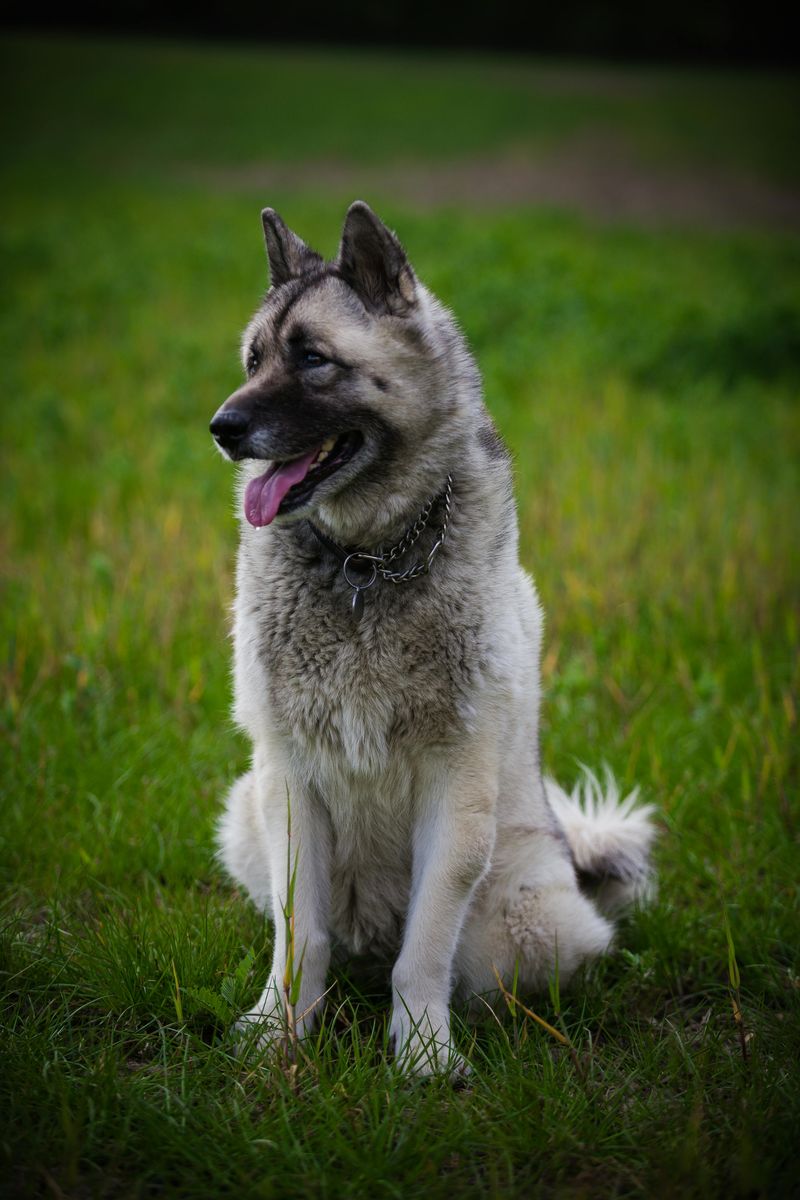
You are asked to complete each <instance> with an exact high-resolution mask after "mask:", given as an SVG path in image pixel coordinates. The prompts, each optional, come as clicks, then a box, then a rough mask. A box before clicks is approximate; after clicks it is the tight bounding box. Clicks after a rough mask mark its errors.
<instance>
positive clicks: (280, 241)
mask: <svg viewBox="0 0 800 1200" xmlns="http://www.w3.org/2000/svg"><path fill="white" fill-rule="evenodd" d="M262 221H263V225H264V232H265V235H266V241H267V254H268V258H269V266H270V276H271V285H272V286H271V287H270V290H269V292H268V293H267V295H266V298H265V300H264V302H263V304H262V306H261V307H260V309H259V310H258V312H257V313H256V315H255V316H254V317H253V319H252V321H251V322H250V324H249V325H248V327H247V329H246V330H245V333H244V337H243V340H242V360H243V364H244V368H245V372H246V374H247V380H246V382H245V383H244V384H243V386H242V387H240V388H239V389H238V390H237V391H236V392H234V393H233V395H232V396H230V397H229V398H228V399H227V400H226V401H225V403H224V404H223V405H222V407H221V408H220V409H219V410H218V411H217V413H216V414H215V415H214V418H213V420H212V421H211V433H212V434H213V436H214V438H215V440H216V442H217V445H218V446H219V447H220V449H221V450H222V451H223V453H224V454H225V455H226V456H227V457H229V458H231V459H232V460H234V461H237V462H238V461H242V462H246V463H248V464H249V465H248V466H247V467H246V475H247V476H248V477H249V479H248V481H247V484H246V488H245V492H244V509H245V515H246V517H247V520H248V521H249V522H250V523H251V524H252V525H255V526H264V525H269V524H270V523H271V522H272V521H276V522H288V521H290V520H296V519H298V518H301V517H309V516H321V517H322V519H323V523H324V524H326V525H327V526H328V527H329V528H330V529H332V530H333V531H335V532H337V533H339V534H341V535H342V536H344V537H347V538H357V537H363V536H368V535H369V534H370V532H372V531H374V530H375V529H377V528H382V527H383V528H386V527H388V526H390V525H391V523H392V520H393V519H394V518H395V517H396V518H398V519H399V518H401V517H404V516H406V515H407V513H408V510H409V506H411V507H413V506H414V505H415V504H418V505H421V504H422V503H423V502H424V500H425V499H426V498H427V497H428V496H430V495H431V494H432V493H435V492H436V491H437V490H439V489H440V488H441V487H442V485H443V483H444V480H445V478H446V476H447V474H448V472H451V471H453V470H454V462H453V457H454V456H455V455H457V454H458V451H459V433H458V431H459V426H460V425H461V424H462V422H460V421H459V420H458V418H457V414H458V411H459V409H460V408H461V407H462V406H463V405H464V404H466V403H470V402H471V403H473V404H474V403H475V401H476V399H477V396H478V388H477V375H476V371H475V368H474V364H473V363H472V359H471V358H470V356H469V354H468V352H467V350H466V347H465V345H464V342H463V339H462V338H461V336H460V334H459V333H458V331H457V329H456V327H455V325H454V323H453V321H452V319H451V318H450V316H449V314H448V313H447V312H446V310H445V309H444V308H443V306H442V305H440V304H439V303H438V302H437V301H436V300H435V299H434V298H433V297H432V296H431V295H430V293H428V292H427V291H426V289H425V288H424V287H422V285H421V284H420V283H419V282H418V280H417V278H416V276H415V274H414V271H413V270H412V268H411V266H410V264H409V262H408V259H407V258H406V254H405V252H404V250H403V248H402V246H401V245H400V243H399V241H398V240H397V238H396V237H395V236H394V234H393V233H391V232H390V231H389V230H388V229H387V228H386V226H385V225H383V224H382V223H381V221H380V220H379V219H378V218H377V217H376V216H375V214H374V213H373V212H372V211H371V209H370V208H369V207H368V206H367V205H366V204H364V203H362V202H360V201H357V202H356V203H355V204H353V205H351V207H350V209H349V211H348V213H347V217H346V220H345V224H344V230H343V233H342V240H341V245H340V247H339V253H338V256H337V258H336V259H335V260H334V261H333V262H332V263H326V262H325V261H324V260H323V259H322V257H321V256H320V255H319V254H317V253H316V252H315V251H313V250H311V249H310V248H309V247H308V246H307V245H306V244H305V243H304V242H303V241H302V240H301V239H300V238H299V237H297V235H296V234H294V233H293V232H292V231H291V230H290V229H288V228H287V226H286V225H285V224H284V222H283V221H282V220H281V218H280V217H279V216H278V214H277V213H276V212H274V211H273V210H272V209H269V208H267V209H265V210H264V212H263V214H262ZM478 402H479V401H478ZM253 460H255V462H254V461H253ZM258 460H262V462H264V461H265V462H267V463H268V466H267V468H266V470H263V471H262V470H261V465H262V464H261V463H259V462H258Z"/></svg>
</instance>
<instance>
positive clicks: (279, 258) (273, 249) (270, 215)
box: [261, 208, 325, 287]
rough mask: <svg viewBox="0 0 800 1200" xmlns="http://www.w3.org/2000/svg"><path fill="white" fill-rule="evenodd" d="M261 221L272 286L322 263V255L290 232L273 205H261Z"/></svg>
mask: <svg viewBox="0 0 800 1200" xmlns="http://www.w3.org/2000/svg"><path fill="white" fill-rule="evenodd" d="M261 224H262V225H263V226H264V237H265V238H266V241H267V258H268V259H269V277H270V282H271V284H272V286H273V287H280V286H281V284H282V283H287V282H288V281H289V280H290V279H297V278H299V276H300V275H306V274H308V272H309V271H317V270H319V269H320V268H321V267H323V266H324V265H325V263H324V260H323V258H322V255H320V254H317V252H316V250H312V249H311V248H310V247H309V246H307V245H306V244H305V242H304V241H303V240H302V238H299V237H298V236H297V234H296V233H292V231H291V229H290V228H289V226H288V225H287V224H286V222H285V221H283V220H282V219H281V218H280V217H279V216H278V214H277V213H276V212H275V209H274V208H265V209H264V211H263V212H262V214H261Z"/></svg>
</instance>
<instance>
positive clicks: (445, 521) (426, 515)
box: [370, 475, 453, 583]
mask: <svg viewBox="0 0 800 1200" xmlns="http://www.w3.org/2000/svg"><path fill="white" fill-rule="evenodd" d="M452 494H453V476H452V475H448V476H447V482H446V483H445V486H444V491H443V492H440V493H439V495H438V496H434V497H433V499H432V500H429V501H428V503H427V504H426V505H425V507H424V508H423V509H422V511H421V512H420V514H419V516H418V517H417V519H416V521H415V522H414V524H413V525H412V526H411V527H410V529H408V530H406V532H405V533H404V534H403V536H402V537H401V539H400V541H399V542H397V544H396V545H394V546H392V548H391V550H387V551H386V552H385V553H384V554H380V555H378V554H376V555H375V556H374V559H373V561H374V563H375V566H376V567H377V569H378V574H379V575H380V576H381V577H382V578H383V579H385V580H387V581H388V582H389V583H410V582H411V580H412V579H419V577H420V576H421V575H427V574H428V572H429V571H430V569H431V565H432V563H433V560H434V558H435V557H436V555H437V554H438V553H439V551H440V550H441V548H442V546H443V545H444V543H445V539H446V538H447V527H448V525H449V524H450V512H451V497H452ZM440 500H441V501H442V504H443V507H444V516H443V518H442V524H441V526H440V527H439V533H438V535H437V537H436V541H435V542H434V543H433V545H432V546H431V549H430V551H429V552H428V555H427V557H426V558H425V559H423V561H422V562H416V563H414V565H413V566H411V567H406V569H405V570H404V571H392V570H390V565H391V564H392V563H393V562H396V561H397V559H398V558H402V557H403V555H405V554H407V553H408V551H409V550H410V549H411V547H412V546H413V545H414V543H415V542H417V541H418V540H419V537H420V535H421V534H422V533H423V531H424V530H425V529H427V527H428V521H429V520H430V516H431V513H432V512H433V508H434V505H435V504H437V503H438V502H439V501H440ZM370 557H372V556H370Z"/></svg>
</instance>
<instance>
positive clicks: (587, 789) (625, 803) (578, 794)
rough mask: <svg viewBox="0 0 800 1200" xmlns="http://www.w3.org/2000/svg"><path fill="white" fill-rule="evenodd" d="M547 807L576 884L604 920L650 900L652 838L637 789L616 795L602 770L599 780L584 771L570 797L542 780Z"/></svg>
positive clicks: (649, 812) (647, 810) (648, 808)
mask: <svg viewBox="0 0 800 1200" xmlns="http://www.w3.org/2000/svg"><path fill="white" fill-rule="evenodd" d="M544 787H545V793H546V795H547V800H548V802H549V804H550V807H551V808H552V810H553V813H554V814H555V816H556V818H557V819H558V822H559V824H560V825H561V828H562V829H563V831H564V834H565V836H566V839H567V842H568V844H569V848H570V850H571V851H572V857H573V859H574V860H575V867H576V869H577V871H578V878H579V880H580V882H581V885H582V886H583V887H585V889H586V890H587V891H588V892H590V893H591V895H592V896H593V898H594V900H595V902H596V904H597V906H598V908H599V909H600V911H601V912H603V913H605V914H606V915H609V916H613V915H616V914H618V913H619V912H620V911H621V910H622V909H623V908H627V907H628V906H630V905H632V904H643V903H646V902H647V901H648V900H650V899H652V897H653V896H654V895H655V877H654V874H653V869H652V864H651V861H650V848H651V845H652V842H653V839H654V838H655V835H656V827H655V825H654V823H653V805H652V804H639V803H638V799H639V789H638V788H635V789H634V790H633V791H632V792H631V793H630V794H629V795H627V796H624V797H623V796H622V794H621V792H620V789H619V784H618V783H617V782H616V780H615V779H614V776H613V775H612V774H611V771H610V770H609V769H608V768H607V767H606V770H605V779H604V781H603V782H602V783H601V781H600V780H599V779H598V778H597V776H596V775H595V774H594V773H593V772H592V771H590V770H588V768H586V767H584V768H583V775H582V777H581V778H580V779H579V780H578V782H577V783H576V784H575V786H574V787H573V789H572V792H571V793H569V794H568V793H567V792H565V791H564V789H563V788H562V787H560V786H559V785H558V784H557V783H556V782H555V780H554V779H549V778H547V779H545V781H544Z"/></svg>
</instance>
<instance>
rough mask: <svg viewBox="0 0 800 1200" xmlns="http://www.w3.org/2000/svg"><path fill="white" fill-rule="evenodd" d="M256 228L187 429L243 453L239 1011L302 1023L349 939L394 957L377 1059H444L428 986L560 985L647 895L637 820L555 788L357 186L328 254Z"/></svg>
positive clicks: (440, 412) (494, 534)
mask: <svg viewBox="0 0 800 1200" xmlns="http://www.w3.org/2000/svg"><path fill="white" fill-rule="evenodd" d="M262 222H263V227H264V233H265V236H266V244H267V257H268V260H269V270H270V279H271V287H270V289H269V291H268V292H267V294H266V297H265V299H264V301H263V303H262V304H261V306H260V308H259V309H258V311H257V312H256V314H255V316H254V317H253V318H252V320H251V321H250V323H249V325H248V326H247V329H246V330H245V333H244V336H243V340H242V361H243V365H244V370H245V373H246V380H245V382H244V383H243V385H242V386H241V387H240V388H239V389H238V390H237V391H235V392H234V393H233V395H232V396H230V397H229V399H227V400H226V401H225V403H224V404H223V405H222V407H221V408H220V409H219V410H218V411H217V413H216V414H215V416H214V418H213V419H212V421H211V426H210V428H211V433H212V435H213V437H214V439H215V441H216V443H217V445H218V447H219V448H220V449H221V451H222V452H223V454H224V455H225V456H226V457H227V458H229V459H231V460H233V461H234V462H237V463H239V464H241V475H240V508H241V511H242V512H243V515H244V517H245V518H246V519H245V520H244V521H243V522H242V527H241V541H240V547H239V556H238V568H237V589H236V601H235V606H234V643H235V670H234V675H235V705H234V711H235V717H236V720H237V722H238V724H239V725H240V726H241V727H242V728H243V729H244V730H245V731H246V732H247V733H248V734H249V736H250V739H251V740H252V745H253V757H252V766H251V769H250V770H249V771H248V772H247V773H246V774H245V775H244V776H243V777H241V778H240V779H239V780H238V781H237V782H236V783H235V784H234V785H233V788H232V789H231V791H230V794H229V795H228V797H227V803H226V807H225V812H224V815H223V817H222V819H221V822H220V826H219V853H220V857H221V860H222V862H223V864H224V866H225V867H226V869H227V871H228V872H229V873H230V875H231V876H232V877H233V879H234V880H235V881H237V882H238V883H239V884H240V885H241V886H242V887H243V888H244V889H245V890H246V891H247V892H248V893H249V895H250V896H251V897H252V900H253V901H254V902H255V904H256V905H257V906H258V907H259V909H261V910H262V911H264V912H266V913H267V914H268V915H270V916H271V917H272V918H273V920H274V925H275V943H274V956H273V962H272V968H271V971H270V974H269V978H268V980H267V983H266V986H265V988H264V991H263V994H262V995H261V998H260V999H259V1001H258V1003H257V1004H256V1005H255V1007H254V1008H253V1009H252V1011H251V1012H249V1013H247V1014H246V1015H245V1016H244V1017H243V1018H242V1021H241V1022H240V1023H239V1027H240V1029H243V1030H250V1031H251V1032H252V1031H255V1033H254V1036H255V1040H256V1041H257V1043H258V1044H259V1045H260V1046H269V1045H271V1044H272V1043H273V1042H274V1041H275V1040H276V1039H278V1038H279V1037H281V1036H282V1034H283V1031H285V1029H286V1023H287V1020H288V1019H291V1020H292V1022H293V1028H294V1031H295V1034H296V1036H297V1037H299V1038H301V1037H303V1036H304V1035H306V1034H307V1033H308V1031H309V1030H310V1029H311V1028H312V1025H313V1022H314V1018H315V1016H316V1015H317V1013H318V1011H319V1009H320V1007H321V1005H322V1003H323V1000H324V995H325V991H326V976H327V972H328V968H329V962H330V956H331V947H332V945H335V946H336V947H340V948H344V950H345V951H348V952H353V953H356V954H360V953H363V952H368V953H370V954H374V955H376V956H378V957H379V958H381V959H384V960H385V959H387V958H388V960H389V961H391V962H393V964H394V965H393V967H392V975H391V979H392V1003H393V1007H392V1015H391V1026H390V1035H391V1045H392V1046H393V1048H394V1054H395V1059H396V1061H397V1062H398V1063H399V1065H400V1067H401V1068H403V1069H405V1070H407V1071H409V1072H412V1073H414V1072H415V1073H420V1074H429V1073H432V1072H447V1073H452V1074H458V1073H459V1072H462V1071H463V1070H465V1069H466V1067H465V1064H464V1062H463V1060H462V1059H461V1058H460V1057H459V1055H458V1054H457V1053H456V1051H455V1049H454V1047H453V1042H452V1037H451V1029H450V1004H451V1001H458V1002H461V1003H464V1004H466V1005H467V1007H469V1006H479V1005H480V1004H481V1003H482V1000H481V998H488V1000H489V1002H490V1003H492V1002H494V1001H496V1000H497V999H498V998H499V996H501V994H502V993H501V991H500V990H499V988H500V983H501V981H504V983H505V985H506V986H510V985H511V981H512V979H515V980H516V985H517V988H518V989H519V991H521V992H523V991H530V990H533V989H536V988H538V987H541V986H542V985H543V984H545V983H546V982H547V980H548V978H550V977H552V974H553V972H554V971H556V970H557V971H558V975H559V978H560V980H561V981H562V982H566V981H568V980H569V978H570V976H572V975H573V974H574V973H575V971H576V970H577V969H578V968H579V967H580V966H581V964H583V963H586V962H588V961H590V960H592V959H594V958H596V957H597V956H598V955H600V954H602V953H603V952H604V951H605V950H607V949H608V948H609V946H610V944H611V941H612V937H613V932H614V929H613V916H614V914H615V913H617V912H618V911H620V910H621V909H622V908H623V907H624V906H625V905H628V904H631V903H635V902H637V901H640V900H642V899H643V898H644V897H645V896H646V895H647V894H648V892H649V890H650V889H651V887H652V869H651V865H650V851H651V843H652V840H653V835H654V825H653V820H652V812H651V809H650V808H649V807H646V806H638V805H637V797H636V794H635V793H634V794H633V795H631V796H628V797H627V798H624V799H623V798H622V797H621V796H620V794H619V791H618V789H617V787H616V785H615V784H614V781H613V779H612V778H611V777H610V775H609V776H608V778H607V779H606V781H605V783H604V784H602V785H601V784H600V783H599V782H598V780H597V779H596V777H594V776H592V775H589V774H586V775H585V777H584V778H583V779H582V780H581V781H579V783H578V785H577V786H576V788H575V789H574V790H573V791H572V793H571V794H567V793H566V792H565V791H563V790H562V789H561V788H560V787H558V786H557V785H556V784H555V783H554V782H553V781H552V780H549V779H546V778H543V776H542V771H541V763H540V755H539V735H538V723H539V705H540V697H541V685H540V680H539V654H540V645H541V637H542V613H541V608H540V604H539V600H538V598H537V594H536V591H535V589H534V585H533V583H532V581H531V579H530V578H529V576H528V575H527V574H526V573H525V571H524V570H523V569H522V567H521V566H520V563H519V556H518V530H517V519H516V511H515V505H514V498H513V491H512V464H511V459H510V455H509V452H508V450H507V449H506V446H505V445H504V443H503V441H502V439H501V438H500V436H499V434H498V432H497V430H496V428H495V426H494V424H493V423H492V420H491V418H490V416H489V413H488V411H487V409H486V408H485V406H484V403H483V400H482V394H481V381H480V376H479V372H478V368H477V366H476V364H475V360H474V359H473V357H472V355H471V353H470V351H469V349H468V347H467V344H466V341H465V338H464V337H463V335H462V334H461V332H460V331H459V329H458V327H457V325H456V323H455V321H454V319H453V317H452V316H451V315H450V313H449V312H448V311H447V309H446V308H445V307H444V305H442V304H441V303H440V302H439V301H438V300H437V299H436V298H435V297H434V296H433V295H432V294H431V292H429V291H428V290H427V289H426V288H425V287H424V286H423V285H422V284H421V283H420V281H419V280H418V278H417V276H416V274H415V272H414V270H413V268H412V267H411V265H410V263H409V261H408V258H407V256H406V253H405V251H404V250H403V247H402V246H401V244H400V242H399V240H398V239H397V237H396V236H395V235H394V234H393V233H392V232H391V231H390V230H389V229H388V228H387V227H386V226H385V225H384V224H383V223H382V222H381V221H380V220H379V218H378V217H377V216H376V215H375V214H374V213H373V212H372V210H371V209H370V208H369V207H368V206H367V205H366V204H365V203H363V202H361V201H356V202H355V203H354V204H352V205H351V207H350V208H349V210H348V212H347V216H346V219H345V222H344V228H343V232H342V238H341V245H340V248H339V252H338V256H337V258H336V259H335V260H334V261H332V262H326V261H325V260H324V259H323V258H322V257H321V256H320V255H319V254H317V253H316V252H315V251H314V250H312V249H310V248H309V247H308V246H307V245H306V244H305V243H304V242H303V241H302V240H301V239H300V238H299V237H298V236H297V235H296V234H295V233H293V232H292V231H291V230H290V229H289V228H288V227H287V226H286V224H285V223H284V222H283V220H282V219H281V218H280V217H279V216H278V214H277V213H276V212H275V211H273V210H272V209H269V208H268V209H265V210H264V212H263V214H262ZM287 964H288V967H287ZM300 966H302V969H300ZM287 972H288V973H287ZM288 978H290V979H291V987H290V986H288V985H287V983H286V980H287V979H288ZM290 992H291V993H292V994H291V995H290ZM290 1001H291V1002H290ZM251 1040H252V1039H251Z"/></svg>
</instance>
